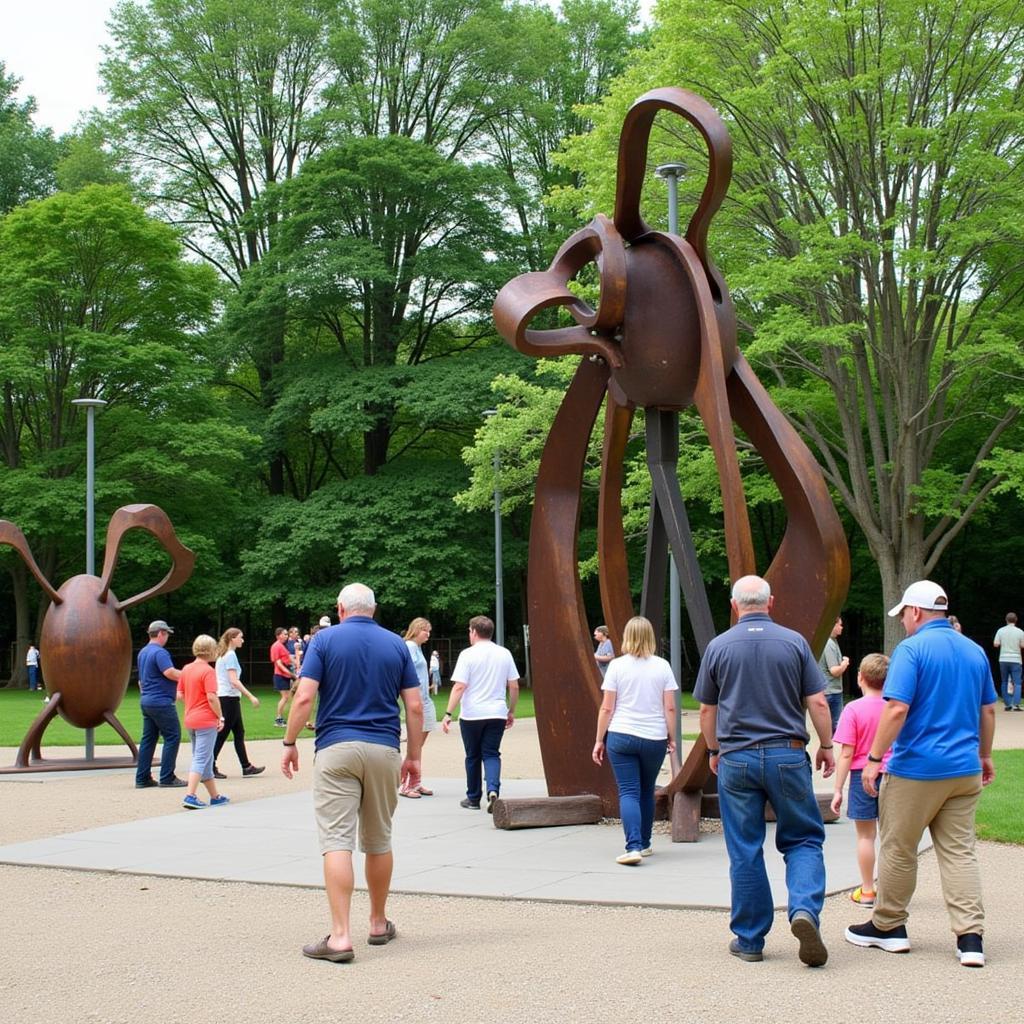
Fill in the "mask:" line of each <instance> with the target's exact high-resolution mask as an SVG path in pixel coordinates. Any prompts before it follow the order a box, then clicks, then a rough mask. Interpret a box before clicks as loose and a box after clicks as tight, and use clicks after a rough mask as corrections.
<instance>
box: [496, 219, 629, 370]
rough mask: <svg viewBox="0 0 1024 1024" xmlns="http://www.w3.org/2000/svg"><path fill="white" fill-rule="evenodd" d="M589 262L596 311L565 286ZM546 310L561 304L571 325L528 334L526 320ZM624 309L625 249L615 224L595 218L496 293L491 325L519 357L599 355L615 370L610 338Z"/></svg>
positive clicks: (617, 362) (617, 358)
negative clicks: (543, 264)
mask: <svg viewBox="0 0 1024 1024" xmlns="http://www.w3.org/2000/svg"><path fill="white" fill-rule="evenodd" d="M590 262H596V263H597V265H598V269H599V272H600V281H601V295H600V299H599V301H598V305H597V309H596V310H593V309H591V308H590V306H588V305H587V304H586V303H585V302H583V301H582V300H581V299H580V298H579V297H578V296H576V295H574V294H573V293H572V292H571V291H569V289H568V287H567V285H568V283H569V281H570V280H571V279H572V278H573V277H575V276H576V274H578V273H579V271H580V270H581V269H582V268H583V267H584V266H586V264H587V263H590ZM552 306H565V307H566V308H567V309H568V310H569V312H570V314H571V315H572V317H573V319H574V320H576V323H577V326H575V327H559V328H555V329H552V330H530V329H529V327H528V325H529V323H530V321H531V320H532V319H533V318H534V317H535V316H536V315H537V314H538V313H539V312H540V311H541V310H542V309H548V308H550V307H552ZM625 308H626V250H625V246H624V245H623V242H622V238H621V236H620V235H619V233H618V231H617V230H616V229H615V225H614V224H612V222H611V221H610V220H609V219H608V218H607V217H604V216H601V215H598V216H597V217H595V218H594V220H593V221H592V222H591V223H590V224H588V225H587V226H586V227H585V228H582V229H581V230H579V231H577V232H575V234H573V235H572V236H571V237H569V238H568V239H567V240H566V241H565V242H564V243H563V244H562V246H561V248H560V249H559V250H558V252H557V253H555V258H554V259H553V260H552V261H551V265H550V266H549V267H548V269H547V270H540V271H533V272H531V273H528V274H520V275H519V276H518V277H515V278H513V279H512V280H511V281H509V282H508V284H506V285H505V286H504V287H503V288H502V289H501V291H500V292H498V297H497V298H496V299H495V300H494V321H495V324H496V325H497V328H498V333H499V334H500V335H501V336H502V337H503V338H504V339H505V340H506V341H507V342H508V343H509V344H510V345H511V346H512V347H513V348H515V349H517V350H518V351H519V352H522V353H524V354H525V355H532V356H556V355H571V354H576V355H599V356H601V357H602V358H603V359H604V360H605V361H606V362H607V363H608V365H609V366H612V367H619V366H621V365H622V353H621V351H620V350H619V347H618V344H617V342H616V341H615V340H613V339H612V338H611V337H610V336H613V335H614V334H615V332H616V331H617V330H618V329H619V327H620V325H621V324H622V318H623V316H624V315H625Z"/></svg>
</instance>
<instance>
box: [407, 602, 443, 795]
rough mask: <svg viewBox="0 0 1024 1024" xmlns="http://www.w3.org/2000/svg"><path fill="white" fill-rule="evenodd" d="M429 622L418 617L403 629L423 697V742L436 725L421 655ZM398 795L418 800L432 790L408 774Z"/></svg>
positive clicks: (425, 662) (426, 638) (427, 676)
mask: <svg viewBox="0 0 1024 1024" xmlns="http://www.w3.org/2000/svg"><path fill="white" fill-rule="evenodd" d="M431 629H432V627H431V625H430V623H429V622H428V621H427V620H426V619H424V618H422V617H420V618H415V619H413V620H412V622H410V623H409V628H408V629H407V630H406V631H405V637H404V638H403V639H404V640H405V646H406V647H408V648H409V656H410V657H411V658H412V664H413V667H414V668H415V669H416V678H417V679H418V680H419V683H420V697H421V698H422V699H423V742H424V743H426V742H427V738H428V737H429V736H430V734H431V733H432V732H433V731H434V727H435V726H436V725H437V709H436V708H435V707H434V701H433V700H432V699H431V696H430V676H429V673H428V671H427V659H426V658H424V657H423V645H424V644H425V643H426V642H427V641H428V640H429V639H430V631H431ZM398 795H399V796H407V797H410V798H411V799H413V800H418V799H419V798H420V797H421V796H433V795H434V791H433V790H432V789H427V788H426V787H425V786H424V785H423V777H422V775H420V776H419V777H415V778H414V777H412V776H410V777H409V778H407V779H406V780H405V782H403V783H402V786H401V788H400V789H399V790H398Z"/></svg>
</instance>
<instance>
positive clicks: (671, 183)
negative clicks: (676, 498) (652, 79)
mask: <svg viewBox="0 0 1024 1024" xmlns="http://www.w3.org/2000/svg"><path fill="white" fill-rule="evenodd" d="M654 173H655V174H656V175H657V176H658V177H659V178H664V179H665V181H666V182H667V184H668V230H669V233H670V234H673V235H677V234H679V179H680V178H681V177H683V176H684V175H685V174H686V164H683V163H677V164H659V165H658V166H657V167H656V168H655V169H654ZM678 422H679V420H678V416H677V417H676V423H677V425H678ZM679 592H680V587H679V567H678V566H677V565H676V560H675V556H674V555H673V554H672V553H671V552H669V556H668V629H669V663H670V664H671V666H672V675H673V676H675V680H676V684H677V685H678V686H679V687H680V689H679V690H677V691H676V750H677V751H681V750H682V749H683V747H682V744H683V700H682V689H681V687H682V676H683V657H682V647H681V644H680V633H681V630H682V614H681V609H680V602H679ZM679 756H680V757H682V754H680V755H679Z"/></svg>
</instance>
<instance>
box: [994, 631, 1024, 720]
mask: <svg viewBox="0 0 1024 1024" xmlns="http://www.w3.org/2000/svg"><path fill="white" fill-rule="evenodd" d="M992 646H993V647H997V648H998V649H999V676H1000V681H1001V682H1002V688H1003V705H1004V707H1003V710H1004V711H1020V685H1021V649H1022V648H1024V630H1022V629H1021V628H1020V627H1019V626H1018V625H1017V613H1016V612H1007V613H1006V625H1005V626H1003V627H1002V629H999V630H997V631H996V635H995V639H994V640H993V641H992Z"/></svg>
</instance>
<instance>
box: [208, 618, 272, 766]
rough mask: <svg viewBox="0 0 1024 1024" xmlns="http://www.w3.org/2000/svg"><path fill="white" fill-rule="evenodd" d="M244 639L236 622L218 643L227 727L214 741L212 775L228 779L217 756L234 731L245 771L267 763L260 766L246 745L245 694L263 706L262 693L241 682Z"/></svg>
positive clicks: (220, 688) (220, 690) (219, 687)
mask: <svg viewBox="0 0 1024 1024" xmlns="http://www.w3.org/2000/svg"><path fill="white" fill-rule="evenodd" d="M243 643H245V636H244V634H243V633H242V631H241V630H240V629H239V628H238V627H237V626H230V627H228V628H227V629H225V630H224V633H223V635H222V636H221V638H220V642H219V643H218V644H217V664H216V665H215V666H214V670H215V671H216V673H217V697H218V698H219V699H220V707H221V712H222V714H223V715H224V728H223V729H221V730H220V732H218V733H217V741H216V743H214V745H213V777H214V778H215V779H226V778H227V776H226V775H225V774H224V773H223V772H221V771H219V770H218V769H217V758H218V757H219V756H220V752H221V749H222V748H223V746H224V744H225V743H226V742H227V738H228V736H229V735H231V736H232V737H233V738H234V744H235V754H236V755H237V757H238V763H239V764H240V765H241V766H242V775H243V776H246V777H248V776H251V775H259V774H260V773H261V772H264V771H266V768H265V767H262V766H261V767H259V768H257V767H256V765H254V764H253V763H252V762H251V761H250V760H249V753H248V751H247V750H246V749H245V722H243V721H242V697H243V696H244V697H248V698H249V703H250V704H251V705H252V706H253V707H254V708H258V707H259V706H260V700H259V697H256V696H254V695H253V694H252V693H250V692H249V691H248V690H247V689H246V688H245V687H244V686H243V685H242V666H241V664H239V661H238V649H239V648H240V647H241V646H242V644H243Z"/></svg>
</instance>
